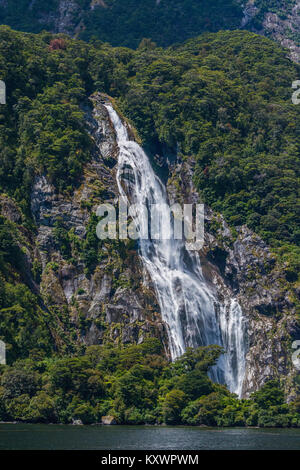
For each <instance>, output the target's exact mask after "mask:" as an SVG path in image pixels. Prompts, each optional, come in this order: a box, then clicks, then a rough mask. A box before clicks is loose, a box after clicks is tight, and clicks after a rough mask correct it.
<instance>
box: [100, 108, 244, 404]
mask: <svg viewBox="0 0 300 470" xmlns="http://www.w3.org/2000/svg"><path fill="white" fill-rule="evenodd" d="M105 107H106V109H107V111H108V113H109V117H110V120H111V122H112V124H113V126H114V129H115V132H116V136H117V143H118V147H119V157H118V166H117V184H118V189H119V192H120V196H121V197H122V198H123V199H124V200H125V201H127V202H129V201H130V204H135V205H136V207H137V208H140V210H138V211H137V213H138V215H137V218H138V221H137V223H138V225H139V227H140V228H141V229H142V227H145V225H146V224H147V225H148V219H147V218H146V217H144V215H143V214H144V212H143V210H142V208H143V207H145V206H146V207H147V208H150V207H151V206H152V205H154V204H156V205H160V207H162V210H166V211H167V210H168V209H167V205H168V196H167V191H166V188H165V187H164V185H163V183H162V182H161V181H160V179H159V178H158V176H157V175H156V174H155V173H154V171H153V168H152V166H151V163H150V160H149V158H148V156H147V155H146V153H145V152H144V151H143V149H142V148H141V146H140V145H139V144H138V143H137V142H135V141H133V140H130V137H129V134H128V130H127V128H126V126H125V125H124V124H123V122H122V120H121V119H120V117H119V116H118V114H117V112H116V111H115V110H114V109H113V107H112V106H111V105H110V104H106V105H105ZM164 207H165V209H164ZM165 216H166V217H167V216H169V213H168V214H167V213H166V214H165ZM162 219H164V214H162ZM162 230H163V227H162ZM139 254H140V257H141V260H142V262H143V266H144V268H145V269H146V271H147V272H148V274H149V276H150V278H151V280H152V283H153V286H154V288H155V291H156V295H157V299H158V302H159V305H160V309H161V315H162V319H163V321H164V322H165V323H166V325H167V330H168V341H169V348H170V353H171V357H172V360H174V359H176V358H177V357H179V356H181V355H182V354H183V353H184V352H185V350H186V348H187V347H198V346H208V345H211V344H218V345H220V346H222V347H223V348H224V350H225V354H223V355H222V356H221V357H220V358H219V360H218V363H217V365H216V366H214V367H212V368H211V372H210V377H211V378H212V380H214V381H215V382H219V383H222V384H226V385H227V386H228V388H229V390H230V391H231V392H233V393H236V394H237V395H239V396H242V388H243V381H244V376H245V363H246V352H247V351H246V350H247V347H246V343H247V341H246V319H245V317H244V315H243V312H242V309H241V307H240V305H239V303H238V301H237V300H236V299H234V298H233V299H227V300H226V301H224V302H223V303H222V304H221V303H220V302H219V300H218V299H217V297H216V294H215V293H214V292H213V290H212V287H211V286H210V285H209V284H208V283H207V281H206V279H205V278H204V275H203V272H202V267H201V261H200V256H199V253H198V252H197V251H189V250H187V249H186V246H185V243H184V240H176V239H174V238H172V237H161V238H160V239H141V240H140V241H139Z"/></svg>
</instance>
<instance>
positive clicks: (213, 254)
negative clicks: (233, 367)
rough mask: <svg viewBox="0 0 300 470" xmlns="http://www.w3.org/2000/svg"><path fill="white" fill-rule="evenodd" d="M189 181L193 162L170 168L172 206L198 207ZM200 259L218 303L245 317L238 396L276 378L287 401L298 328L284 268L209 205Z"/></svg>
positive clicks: (293, 374)
mask: <svg viewBox="0 0 300 470" xmlns="http://www.w3.org/2000/svg"><path fill="white" fill-rule="evenodd" d="M192 180H193V162H192V161H191V162H185V163H177V164H174V165H173V166H171V168H170V178H169V182H168V194H169V198H170V202H171V204H172V203H173V202H175V200H177V201H178V200H179V201H181V202H182V203H183V202H185V203H200V197H199V195H198V194H197V191H196V189H195V188H194V186H193V183H192ZM179 182H180V183H179ZM200 256H201V262H202V268H203V273H204V275H205V277H206V279H207V282H209V283H210V284H211V285H213V286H214V288H215V292H216V294H217V296H218V298H219V299H220V301H221V302H223V303H225V304H226V303H228V302H229V300H230V299H232V298H236V299H237V300H238V302H239V304H240V305H241V307H242V310H243V314H244V316H245V317H246V325H247V328H246V341H247V351H248V352H247V357H246V373H245V380H244V385H243V396H245V397H247V396H249V395H250V394H251V393H252V392H253V391H255V390H257V389H259V388H260V387H261V386H262V385H263V384H264V383H265V382H266V381H267V380H268V379H270V378H279V379H281V380H282V381H283V383H284V385H285V389H286V392H287V395H289V396H290V398H292V397H293V396H294V395H293V394H294V385H293V381H294V378H295V377H296V375H297V373H298V372H297V370H296V369H295V368H294V366H293V363H292V349H291V345H292V342H293V340H294V339H299V338H300V328H299V324H298V323H297V321H296V314H295V305H294V303H293V300H292V298H293V293H292V292H291V290H290V286H289V284H288V283H287V282H286V279H285V277H284V269H283V266H281V265H279V264H278V262H277V261H276V258H275V256H274V254H273V253H272V252H271V251H270V249H269V248H268V246H267V245H266V244H265V243H264V242H263V240H261V238H260V237H259V236H257V235H256V234H255V233H253V232H252V231H251V230H250V229H249V228H247V227H246V226H241V227H237V228H236V230H235V231H233V230H231V228H230V227H229V226H228V225H227V224H226V222H225V220H224V218H223V217H222V215H221V214H216V213H214V212H213V211H212V210H211V209H209V208H208V207H206V208H205V244H204V247H203V249H202V250H201V252H200Z"/></svg>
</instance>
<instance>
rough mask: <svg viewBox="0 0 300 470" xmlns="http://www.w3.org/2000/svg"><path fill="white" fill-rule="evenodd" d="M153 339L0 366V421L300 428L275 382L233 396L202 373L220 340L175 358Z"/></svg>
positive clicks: (295, 410) (292, 406) (213, 359)
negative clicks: (109, 421)
mask: <svg viewBox="0 0 300 470" xmlns="http://www.w3.org/2000/svg"><path fill="white" fill-rule="evenodd" d="M161 354H162V346H161V344H160V343H159V341H158V340H156V339H148V340H146V341H145V342H144V343H143V344H141V345H138V346H136V345H131V346H127V347H123V348H114V347H111V346H106V347H104V346H90V347H89V348H87V350H86V352H85V354H84V355H83V356H79V357H64V358H63V359H62V358H59V357H53V358H51V359H42V358H39V357H38V356H34V355H33V356H32V357H30V358H29V359H27V360H18V361H17V362H16V363H15V364H14V366H12V367H2V370H1V374H0V384H1V385H0V420H18V421H25V422H52V423H55V422H58V423H70V422H72V420H78V419H80V420H81V421H82V422H83V423H85V424H90V423H93V422H100V421H101V417H102V416H103V415H111V416H114V417H115V419H116V420H117V422H118V423H120V424H144V423H147V424H155V423H158V424H162V423H166V424H189V425H208V426H254V425H255V426H257V425H258V426H261V427H273V426H278V427H289V426H292V427H299V426H300V415H299V400H298V401H295V402H293V403H291V404H290V405H286V404H285V403H284V394H283V392H282V391H281V389H280V386H279V383H277V382H276V381H270V382H268V383H267V384H266V385H265V386H264V387H263V388H262V389H261V390H260V391H259V392H256V393H254V394H253V395H252V397H251V398H250V399H249V400H238V399H237V398H236V396H235V395H233V394H230V393H229V392H228V391H227V390H226V388H225V387H223V386H221V385H217V384H214V383H213V382H211V380H210V379H209V378H208V377H207V372H208V370H209V368H210V367H211V366H213V365H214V364H215V362H216V360H217V358H218V356H219V354H220V348H219V347H218V346H211V347H206V348H198V349H196V350H192V349H190V350H188V351H187V352H186V353H185V354H184V355H183V356H182V357H181V358H180V359H178V360H177V361H175V362H174V363H173V364H170V363H168V362H167V361H166V360H165V359H163V357H162V355H161Z"/></svg>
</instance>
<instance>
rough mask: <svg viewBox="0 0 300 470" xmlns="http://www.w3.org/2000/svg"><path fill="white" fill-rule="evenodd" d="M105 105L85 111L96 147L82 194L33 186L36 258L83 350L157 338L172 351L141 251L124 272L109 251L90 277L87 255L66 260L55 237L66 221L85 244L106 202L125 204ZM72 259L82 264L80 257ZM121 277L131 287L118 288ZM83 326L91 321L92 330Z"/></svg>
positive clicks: (51, 303) (97, 99) (44, 288)
mask: <svg viewBox="0 0 300 470" xmlns="http://www.w3.org/2000/svg"><path fill="white" fill-rule="evenodd" d="M103 99H104V98H103V97H101V96H100V95H95V96H93V98H92V104H93V109H92V110H85V111H86V124H87V128H88V130H89V132H90V135H91V137H92V139H93V141H94V144H95V148H94V152H93V158H92V160H91V161H90V162H89V163H88V164H87V165H86V167H85V170H84V174H83V177H82V181H81V182H80V185H79V186H78V189H77V190H75V191H74V193H73V194H72V195H70V196H65V195H61V194H57V193H56V192H55V189H54V187H53V186H52V185H51V184H50V183H49V182H48V181H47V179H46V177H45V176H43V175H41V176H37V177H36V179H35V182H34V185H33V189H32V196H31V209H32V214H33V216H34V219H35V222H36V225H37V236H36V249H35V257H36V258H37V259H39V260H40V261H41V267H42V273H41V284H40V292H41V294H42V297H43V299H44V302H45V304H46V306H47V308H49V309H50V310H51V309H52V310H53V309H54V310H55V309H56V308H58V309H59V310H60V311H61V310H62V309H64V310H65V311H66V312H68V316H69V320H70V322H71V325H73V327H74V328H75V330H76V333H77V338H78V341H79V343H84V344H87V345H91V344H100V343H102V342H103V341H115V342H116V341H122V342H124V343H133V342H140V341H142V340H143V338H145V337H147V336H149V335H151V336H157V337H159V338H160V339H161V341H162V342H164V343H165V347H166V349H167V343H166V341H165V331H164V325H163V323H162V322H161V319H160V315H159V308H158V305H157V302H156V299H155V296H154V294H153V291H152V290H151V289H150V288H149V287H147V286H146V285H144V283H143V272H142V266H141V263H140V260H139V257H138V255H137V252H136V251H133V252H130V253H128V258H126V259H125V261H124V263H123V266H121V267H120V266H118V262H119V261H118V260H117V259H114V256H113V255H110V253H109V252H108V251H105V250H106V248H105V246H104V247H103V259H102V261H101V263H98V265H97V266H96V269H95V270H94V272H92V273H91V274H89V273H88V272H87V266H86V264H85V262H84V261H83V260H82V259H81V257H80V253H79V254H78V256H79V258H77V259H71V260H70V259H66V255H65V254H64V253H62V251H61V246H60V244H59V243H58V242H57V240H56V238H55V227H56V224H57V221H60V223H61V224H62V226H63V228H64V231H65V233H70V231H71V232H72V233H73V236H74V237H75V239H78V240H79V242H80V241H81V242H84V240H85V238H86V234H87V225H88V223H89V220H90V217H91V214H92V213H96V209H97V207H98V205H99V204H100V203H101V202H103V201H102V197H104V199H105V202H106V203H107V202H114V201H116V200H117V198H118V189H117V185H116V180H115V169H114V167H115V165H116V163H117V158H118V146H117V143H116V136H115V131H114V128H113V126H112V124H111V123H110V120H109V118H108V114H107V111H106V108H105V107H104V106H103ZM99 188H100V189H99ZM70 256H72V257H74V253H73V252H72V254H71V255H70ZM119 278H121V279H122V282H121V284H124V285H125V287H116V284H117V285H118V283H119ZM145 292H146V294H145ZM80 319H81V320H80ZM80 321H81V323H82V321H83V322H84V324H85V326H84V329H83V328H82V327H80Z"/></svg>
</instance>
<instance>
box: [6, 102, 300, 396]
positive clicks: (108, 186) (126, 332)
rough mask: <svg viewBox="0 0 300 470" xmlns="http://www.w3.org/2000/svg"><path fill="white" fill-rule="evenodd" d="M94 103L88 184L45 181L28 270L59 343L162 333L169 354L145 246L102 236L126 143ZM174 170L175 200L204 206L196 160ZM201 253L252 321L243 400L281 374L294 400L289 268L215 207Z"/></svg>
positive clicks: (35, 196) (9, 208) (37, 186)
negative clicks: (99, 229) (141, 250)
mask: <svg viewBox="0 0 300 470" xmlns="http://www.w3.org/2000/svg"><path fill="white" fill-rule="evenodd" d="M103 100H104V101H103ZM91 101H92V111H91V110H90V109H86V110H85V117H86V126H87V127H88V129H89V132H90V134H91V136H92V138H93V141H94V151H93V158H92V160H91V161H90V162H89V163H88V164H87V165H86V166H85V169H84V174H83V176H82V179H81V184H80V186H79V188H77V190H75V192H74V193H73V194H72V195H71V196H68V195H64V194H57V193H56V192H55V189H54V187H53V186H52V185H51V184H50V183H49V182H48V181H47V178H46V177H45V176H44V175H39V176H36V178H35V181H34V185H33V188H32V194H31V210H32V215H33V217H34V220H35V223H36V232H35V233H33V232H30V231H28V230H26V229H22V233H21V237H22V239H20V244H21V246H22V250H23V254H24V263H23V273H22V275H23V277H24V280H25V282H26V284H27V285H28V286H29V287H30V289H31V290H32V291H33V292H34V293H35V294H37V295H38V296H39V297H40V299H41V308H42V309H43V310H44V311H46V312H48V313H49V315H50V318H51V322H50V329H51V334H52V337H53V342H54V344H55V347H56V349H58V350H60V351H65V350H67V351H74V350H78V349H80V347H81V346H82V345H93V344H101V343H103V342H113V343H116V344H118V343H120V342H121V343H140V342H142V341H143V339H144V338H145V337H148V336H151V337H153V336H155V337H158V338H159V339H160V341H161V342H162V343H163V345H164V349H165V352H166V354H167V355H169V345H168V335H167V327H166V325H165V324H164V322H163V321H162V312H161V311H160V307H159V302H158V299H157V298H156V295H155V291H154V289H153V286H152V285H151V280H150V279H149V276H148V275H147V273H146V272H145V270H144V269H143V265H142V262H141V260H140V257H139V255H138V252H137V247H136V246H134V245H133V244H132V242H129V241H128V242H124V243H121V242H118V241H114V240H113V241H109V242H103V243H100V242H99V241H97V239H96V235H95V229H96V223H97V218H95V212H96V209H97V207H98V205H99V204H101V203H103V202H105V203H108V202H111V203H114V204H115V203H116V202H117V199H118V197H119V193H118V187H117V183H116V163H117V158H118V146H117V142H116V134H115V130H114V128H113V125H112V123H111V121H110V118H109V115H108V112H107V110H106V108H105V106H104V104H103V103H104V102H105V98H104V97H103V96H102V95H99V94H96V95H94V96H93V97H92V100H91ZM167 171H168V174H169V176H168V182H167V192H168V196H169V201H170V203H171V204H172V203H174V202H179V203H197V202H200V198H199V195H198V193H197V191H196V190H195V188H194V186H193V183H192V181H193V164H192V161H185V162H178V161H175V162H173V163H169V165H168V168H167ZM0 203H1V214H2V215H3V216H4V217H6V218H7V219H8V220H10V221H11V222H12V223H13V224H16V225H18V224H19V225H20V224H21V214H20V212H19V210H18V208H17V206H16V205H15V204H14V202H13V201H12V200H11V199H10V198H8V197H7V196H2V197H1V201H0ZM200 256H201V265H202V269H203V273H204V276H205V279H206V281H207V283H208V284H209V285H210V286H212V289H213V290H214V292H215V295H216V297H217V298H218V299H219V301H220V303H222V304H224V305H226V304H230V300H231V299H233V298H235V299H237V300H238V302H239V304H240V306H241V307H242V310H243V315H244V316H245V318H246V325H247V329H246V332H245V338H244V341H245V344H246V350H247V356H246V372H245V380H244V385H243V396H249V395H250V394H251V392H253V391H255V390H257V389H259V388H260V387H261V386H262V385H263V384H264V383H265V382H266V381H267V380H268V379H270V378H273V377H277V378H280V379H282V381H283V383H284V386H285V389H286V392H287V394H288V395H289V397H290V398H292V397H293V396H294V386H293V380H294V377H295V376H296V374H297V371H296V370H295V368H294V366H293V364H292V360H291V358H292V349H291V345H292V341H293V340H294V339H299V338H300V331H299V326H298V325H297V322H296V316H295V307H294V303H293V294H292V293H291V292H290V291H289V290H288V284H287V283H286V280H285V278H284V274H283V270H282V266H279V265H278V262H277V261H276V258H275V257H274V255H273V254H272V252H271V251H270V249H269V248H268V246H267V245H266V244H265V243H264V242H263V241H262V240H261V239H260V238H259V237H258V236H257V235H255V234H254V233H253V232H251V231H250V230H249V229H248V228H247V227H245V226H242V227H238V228H236V229H235V230H232V229H231V228H230V227H229V226H228V225H227V224H226V222H225V221H224V219H223V217H222V215H221V214H216V213H214V212H213V211H212V210H210V209H209V208H208V207H206V213H205V245H204V247H203V249H202V250H201V252H200ZM225 315H228V311H226V312H225Z"/></svg>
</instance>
